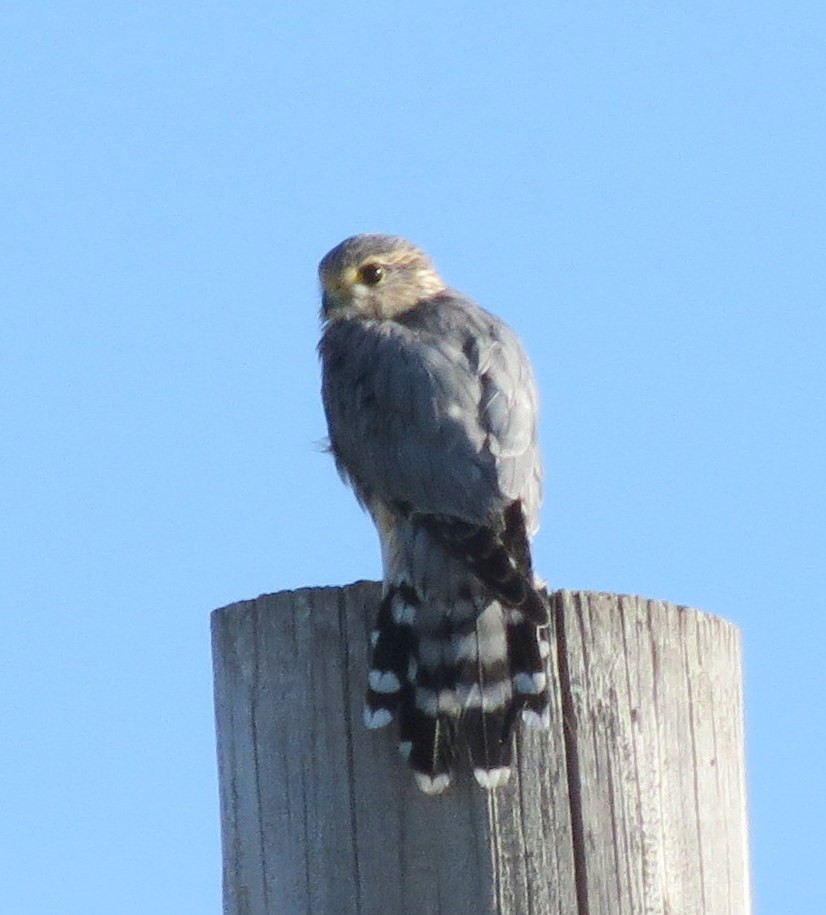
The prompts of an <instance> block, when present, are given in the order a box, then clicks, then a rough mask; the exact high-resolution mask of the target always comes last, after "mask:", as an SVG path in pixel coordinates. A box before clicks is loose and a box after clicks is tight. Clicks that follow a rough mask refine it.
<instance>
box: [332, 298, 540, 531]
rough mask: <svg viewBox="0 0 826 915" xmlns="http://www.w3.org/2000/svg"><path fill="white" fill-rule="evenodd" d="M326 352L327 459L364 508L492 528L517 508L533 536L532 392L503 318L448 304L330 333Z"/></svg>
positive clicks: (440, 301) (536, 477) (459, 302)
mask: <svg viewBox="0 0 826 915" xmlns="http://www.w3.org/2000/svg"><path fill="white" fill-rule="evenodd" d="M319 351H320V355H321V359H322V369H323V384H322V395H323V400H324V407H325V411H326V413H327V420H328V425H329V429H330V442H331V448H332V451H333V454H334V455H335V457H336V461H337V463H338V465H339V468H340V469H341V470H342V472H343V473H344V474H345V475H346V476H347V477H348V478H349V480H350V481H351V482H352V484H353V486H354V488H355V489H356V492H357V493H358V495H359V497H360V498H361V499H362V501H363V502H365V503H367V504H368V505H369V504H370V503H371V502H372V501H373V500H374V499H379V500H381V501H382V502H384V503H385V504H388V505H390V506H394V507H399V508H401V509H402V510H408V511H415V512H420V513H424V514H439V515H450V516H453V517H456V518H459V519H462V520H464V521H467V522H469V523H472V524H487V523H490V522H491V519H493V518H498V517H499V516H501V514H502V512H503V511H504V509H505V507H506V506H507V505H508V504H509V503H510V502H512V501H513V500H514V499H521V500H522V501H523V507H524V511H525V515H526V520H527V522H528V528H529V530H532V529H534V528H535V526H536V514H537V511H538V508H539V501H540V482H539V481H540V475H541V471H540V464H539V455H538V449H537V442H536V408H537V395H536V386H535V383H534V380H533V376H532V372H531V369H530V364H529V363H528V360H527V357H526V356H525V353H524V351H523V349H522V347H521V345H520V343H519V341H518V339H517V337H516V335H515V334H514V333H513V332H512V331H510V329H509V328H508V327H507V326H506V325H505V324H503V323H502V322H501V321H500V320H499V319H497V318H496V317H494V316H493V315H490V314H489V313H487V312H486V311H484V310H483V309H481V308H479V307H478V306H477V305H475V304H474V303H472V302H470V301H469V300H468V299H466V298H464V297H463V296H460V295H459V294H456V293H448V294H442V295H439V296H437V297H434V298H433V299H430V300H426V301H425V302H422V303H420V304H419V305H418V306H417V307H416V308H413V309H411V310H410V311H409V312H406V313H405V314H404V315H402V316H400V317H399V318H397V319H396V320H394V321H373V320H364V319H360V320H340V321H335V322H332V323H330V324H329V325H328V326H327V328H326V330H325V332H324V334H323V336H322V340H321V343H320V345H319Z"/></svg>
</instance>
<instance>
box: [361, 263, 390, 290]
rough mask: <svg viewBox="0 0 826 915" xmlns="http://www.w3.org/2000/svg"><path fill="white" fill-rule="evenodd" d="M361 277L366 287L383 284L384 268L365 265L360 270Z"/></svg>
mask: <svg viewBox="0 0 826 915" xmlns="http://www.w3.org/2000/svg"><path fill="white" fill-rule="evenodd" d="M359 276H360V277H361V281H362V283H364V284H365V286H375V285H376V284H378V283H379V282H381V278H382V277H383V276H384V267H382V266H381V265H380V264H365V265H364V266H363V267H362V268H361V270H359Z"/></svg>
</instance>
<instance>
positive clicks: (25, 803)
mask: <svg viewBox="0 0 826 915" xmlns="http://www.w3.org/2000/svg"><path fill="white" fill-rule="evenodd" d="M2 35H3V37H2V39H0V40H2V43H3V53H2V55H0V105H2V120H0V123H1V124H2V128H1V132H0V166H1V167H0V301H2V322H0V425H1V427H2V436H1V437H0V536H2V549H0V581H2V590H0V613H1V614H2V616H1V617H0V618H2V621H3V635H4V637H3V644H2V647H1V648H0V659H1V660H0V671H2V674H0V677H2V692H1V693H0V696H2V698H0V721H2V725H3V730H4V735H5V736H4V741H3V748H2V750H0V809H2V810H3V816H2V817H0V847H3V849H4V852H3V855H2V861H0V887H2V889H0V909H2V910H3V911H9V912H15V913H21V915H45V913H49V915H51V913H54V912H58V911H59V912H61V913H62V915H73V913H84V915H86V913H89V912H118V913H119V915H131V913H136V915H137V913H140V915H145V913H147V912H153V913H155V912H157V913H170V915H172V913H174V915H187V913H193V915H203V913H207V912H214V913H217V912H219V911H220V883H219V860H220V859H219V832H218V810H217V785H216V773H215V761H214V738H213V720H212V696H211V666H210V655H209V635H208V615H209V611H210V610H211V609H212V608H214V607H218V606H221V605H224V604H227V603H230V602H232V601H235V600H239V599H242V598H247V597H253V596H255V595H257V594H259V593H261V592H266V591H274V590H279V589H282V588H290V587H295V586H300V585H308V584H328V583H330V584H340V583H346V582H349V581H352V580H354V579H357V578H363V577H375V576H377V575H378V572H379V562H378V551H377V548H376V545H375V543H374V536H373V532H372V530H371V528H370V525H369V523H368V521H367V519H366V518H365V517H363V516H362V515H361V513H360V512H359V510H358V508H357V506H356V505H355V502H354V500H353V498H352V496H351V495H350V494H349V493H348V492H347V491H346V490H345V489H344V488H343V487H342V486H341V484H340V482H339V480H338V479H337V477H336V474H335V472H334V470H333V468H332V464H331V461H330V460H329V458H328V457H327V456H325V455H324V454H323V453H321V450H320V448H319V446H318V442H319V441H320V440H321V439H323V437H324V434H325V428H324V421H323V416H322V412H321V408H320V404H319V397H318V367H317V362H316V356H315V351H314V346H315V342H316V339H317V317H316V312H317V304H318V303H317V282H316V276H315V269H316V264H317V261H318V259H319V258H320V257H321V255H322V254H324V253H325V251H327V250H328V249H329V248H330V247H332V246H333V245H334V244H335V243H337V242H338V241H339V240H340V239H342V238H344V237H345V236H347V235H350V234H352V233H354V232H358V231H387V232H393V233H399V234H404V235H407V236H409V237H411V238H412V239H414V240H415V241H417V242H418V243H419V244H421V245H422V246H423V247H425V248H426V249H427V250H429V251H430V253H431V254H432V255H433V257H434V259H435V260H436V262H437V264H438V265H439V267H440V268H441V270H442V272H443V273H444V274H445V275H446V276H447V278H448V280H449V281H450V282H451V283H452V284H454V285H455V286H457V287H459V288H461V289H462V290H464V291H465V292H467V293H468V294H470V295H472V296H474V297H475V298H477V299H478V300H479V301H480V302H481V303H482V304H484V305H485V306H486V307H488V308H490V309H492V310H494V311H496V312H497V313H499V314H501V315H502V316H503V317H504V318H505V319H506V320H508V322H509V323H511V324H512V325H513V326H514V327H515V328H516V329H517V330H518V332H519V333H520V334H521V336H522V337H523V339H524V340H525V342H526V345H527V347H528V349H529V351H530V353H531V355H532V358H533V361H534V363H535V367H536V371H537V375H538V378H539V383H540V386H541V390H542V398H543V414H542V422H543V425H542V439H543V451H544V455H545V461H546V470H547V491H546V504H545V509H544V513H543V527H542V531H541V533H540V535H539V537H538V539H537V543H536V556H537V565H538V567H539V569H540V570H541V572H542V573H543V574H544V575H545V576H546V577H547V578H548V579H549V580H550V582H551V583H552V584H553V585H554V586H555V587H569V588H592V589H602V590H610V591H620V592H634V593H640V594H644V595H646V596H649V597H656V598H664V599H669V600H674V601H677V602H679V603H686V604H691V605H694V606H697V607H700V608H702V609H705V610H708V611H711V612H715V613H718V614H720V615H723V616H725V617H727V618H729V619H731V620H733V621H734V622H736V623H737V624H738V625H739V626H740V627H741V628H742V632H743V638H744V646H745V654H746V705H747V736H748V763H749V790H750V814H751V824H752V842H753V856H752V865H753V874H754V877H753V879H754V888H755V897H756V909H757V911H758V912H766V913H768V912H784V913H798V912H800V913H804V912H813V911H817V910H818V909H819V908H820V907H821V906H822V881H821V880H820V871H821V870H822V861H823V857H824V854H825V853H826V847H824V844H825V843H824V837H823V836H824V834H823V825H822V816H823V810H824V806H826V791H825V790H824V786H823V779H822V769H823V764H822V761H821V760H822V756H823V753H824V750H826V715H824V713H823V708H822V706H823V702H824V689H825V688H826V665H824V663H823V658H822V651H823V648H822V646H823V645H824V643H825V642H826V622H824V612H823V611H824V607H823V596H822V590H823V589H822V579H823V568H824V560H825V559H826V535H825V534H824V523H823V516H824V507H826V498H825V497H826V485H824V467H825V466H826V432H824V429H825V428H826V422H825V421H826V416H825V415H824V414H825V413H826V411H824V392H826V318H825V317H824V307H823V306H824V296H825V294H826V269H824V240H825V239H826V232H824V230H825V229H826V218H825V217H824V213H826V208H825V205H826V199H825V198H826V181H825V180H824V162H826V127H824V125H825V124H826V120H824V117H823V113H824V97H825V90H826V72H825V71H826V63H824V60H825V59H826V58H824V54H823V47H824V38H826V7H824V6H823V4H822V3H821V2H814V0H811V2H803V0H795V2H792V3H780V2H762V0H757V2H755V0H751V2H749V3H746V2H739V0H732V2H730V3H727V4H724V5H721V4H719V3H716V2H711V0H697V2H695V3H691V4H669V3H662V2H658V3H654V2H638V3H630V4H629V3H626V4H619V3H616V2H615V0H614V2H602V0H595V2H591V3H586V4H582V3H569V2H565V3H554V4H547V3H538V2H526V3H523V4H520V5H517V6H515V7H513V8H506V7H505V6H503V5H501V4H488V3H474V4H471V3H469V2H457V3H450V4H445V3H435V2H432V0H425V2H421V3H419V4H416V5H415V6H403V5H401V4H400V5H398V6H397V7H394V6H392V5H388V4H386V3H378V2H375V3H369V2H360V0H351V2H348V3H338V2H327V3H324V4H315V5H310V4H289V5H288V4H283V3H281V4H277V3H272V2H269V3H264V2H260V3H259V2H241V3H235V4H229V3H224V4H222V3H209V2H207V3H175V2H172V3H169V2H165V3H159V2H144V3H141V4H132V3H102V2H97V3H96V2H86V3H76V2H64V3H57V2H26V3H23V2H11V3H7V4H5V5H4V9H3V13H2Z"/></svg>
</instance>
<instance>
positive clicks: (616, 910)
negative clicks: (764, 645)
mask: <svg viewBox="0 0 826 915" xmlns="http://www.w3.org/2000/svg"><path fill="white" fill-rule="evenodd" d="M378 598H379V586H378V585H377V584H375V583H373V582H359V583H357V584H355V585H351V586H349V587H347V588H313V589H306V590H301V591H292V592H283V593H280V594H273V595H265V596H263V597H260V598H258V600H252V601H244V602H241V603H238V604H234V605H232V606H230V607H225V608H224V609H222V610H216V611H215V613H214V614H213V655H214V663H215V704H216V716H217V729H218V760H219V771H220V783H221V819H222V832H223V849H224V911H225V912H226V913H228V915H308V913H314V915H339V913H341V915H345V913H346V915H351V913H352V915H356V913H358V915H492V913H497V915H529V913H530V915H550V913H559V915H642V913H646V915H649V913H662V915H718V913H719V915H724V913H725V915H746V913H748V912H749V911H750V895H749V873H748V847H747V823H746V791H745V774H744V760H743V709H742V691H741V666H740V646H739V637H738V633H737V630H736V629H735V627H734V626H732V625H731V624H730V623H727V622H726V621H724V620H721V619H719V618H716V617H713V616H709V615H706V614H703V613H699V612H697V611H696V610H691V609H687V608H684V607H677V606H675V605H673V604H667V603H661V602H657V601H649V600H645V599H643V598H639V597H627V596H617V595H611V594H598V593H590V592H568V591H561V592H557V593H556V594H555V595H554V606H555V613H554V614H553V625H554V626H555V636H556V640H555V648H556V650H555V651H553V650H552V652H551V657H550V677H551V688H552V697H553V698H552V707H551V716H552V722H553V724H552V727H551V730H550V731H549V732H547V733H536V732H526V731H523V732H522V733H521V734H520V736H519V739H518V743H517V754H516V755H517V760H516V764H515V765H516V770H515V772H514V775H513V777H512V779H511V782H510V783H509V784H508V785H507V786H506V787H504V788H502V789H499V790H498V791H495V792H493V793H487V792H485V791H483V790H481V789H480V788H479V787H478V786H477V785H476V784H475V783H474V782H473V779H472V778H469V779H466V780H464V781H458V782H457V783H456V784H455V785H453V786H452V787H451V788H450V789H449V790H448V791H447V792H445V794H443V795H441V796H439V797H428V796H425V795H423V794H421V793H420V792H419V791H418V789H417V788H416V787H415V785H414V783H413V779H412V778H411V776H410V773H409V772H408V770H407V767H406V766H405V765H404V763H403V762H402V760H401V759H400V758H399V756H398V754H397V752H396V749H395V746H396V741H395V735H394V734H393V732H392V727H391V728H390V729H385V730H381V731H368V730H366V729H365V728H364V727H363V725H362V711H361V708H362V695H363V690H364V680H365V676H366V673H365V669H366V661H367V634H368V632H369V630H370V628H371V626H372V622H373V614H374V612H375V607H376V605H377V602H378ZM552 644H554V643H553V642H552Z"/></svg>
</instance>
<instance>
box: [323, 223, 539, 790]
mask: <svg viewBox="0 0 826 915" xmlns="http://www.w3.org/2000/svg"><path fill="white" fill-rule="evenodd" d="M320 275H321V280H322V287H323V309H322V319H323V321H324V330H323V335H322V338H321V342H320V344H319V353H320V357H321V362H322V378H323V382H322V396H323V401H324V408H325V412H326V415H327V421H328V426H329V433H330V447H331V451H332V453H333V455H334V457H335V460H336V464H337V466H338V468H339V470H340V471H341V473H342V474H343V476H344V477H345V478H346V479H347V480H348V481H349V482H350V483H351V485H352V486H353V489H354V490H355V492H356V494H357V496H358V498H359V500H360V501H361V502H362V504H363V505H364V506H365V507H366V508H367V509H368V511H369V512H370V513H371V515H372V517H373V520H374V521H375V523H376V526H377V529H378V532H379V537H380V540H381V544H382V557H383V564H384V578H385V599H384V601H383V606H382V608H381V609H380V612H379V621H378V624H377V629H376V633H375V636H374V642H375V647H374V659H373V671H372V673H371V680H370V688H369V689H368V699H367V711H366V720H367V722H368V724H369V725H371V726H379V725H382V724H385V723H387V721H389V720H390V718H391V717H392V716H393V715H397V716H398V717H399V719H400V731H401V748H402V751H403V752H404V753H405V755H407V756H409V758H410V762H411V765H412V767H413V769H414V771H415V772H416V774H417V779H418V781H419V785H420V787H422V788H423V789H424V790H427V791H430V792H432V793H437V792H438V791H441V790H442V789H443V788H444V787H445V786H446V784H447V783H448V781H449V779H450V776H451V771H452V769H453V767H454V764H455V762H456V759H457V756H459V755H460V753H461V748H462V746H463V745H466V746H467V748H468V753H469V755H470V759H471V764H472V765H473V767H474V771H475V773H476V776H477V779H478V780H479V781H480V782H481V783H482V784H483V785H485V786H486V787H495V786H496V785H498V784H500V783H501V782H503V781H504V780H505V779H506V778H507V773H508V762H509V757H510V730H511V726H512V722H513V718H514V715H515V713H516V712H517V711H519V710H522V711H523V717H526V718H528V720H530V721H532V723H540V724H543V723H545V721H546V718H547V697H546V693H545V679H544V666H543V664H542V662H541V657H542V656H543V654H545V653H547V652H546V643H545V642H544V634H543V633H542V632H541V631H540V630H539V629H538V628H537V626H538V625H541V624H543V623H544V622H545V613H546V609H545V608H546V603H545V599H544V592H543V590H542V587H541V583H539V582H538V581H535V579H534V576H533V571H532V568H531V559H530V550H529V546H528V540H529V538H530V537H531V536H532V535H533V534H534V533H535V531H536V529H537V526H538V512H539V505H540V500H541V475H542V474H541V463H540V457H539V451H538V446H537V430H536V418H537V393H536V385H535V382H534V379H533V373H532V371H531V367H530V364H529V362H528V359H527V357H526V355H525V353H524V350H523V349H522V346H521V344H520V343H519V340H518V339H517V337H516V335H515V334H514V333H513V332H512V331H511V330H510V329H509V328H508V327H507V325H505V324H504V323H503V322H502V321H501V320H500V319H498V318H497V317H495V316H494V315H492V314H490V313H489V312H487V311H485V310H484V309H482V308H480V307H479V306H478V305H476V304H475V303H474V302H472V301H471V300H470V299H468V298H467V297H466V296H464V295H462V294H461V293H459V292H457V291H455V290H452V289H449V288H447V287H446V286H445V284H444V282H443V281H442V280H441V278H440V277H439V275H438V273H437V272H436V271H435V269H434V268H433V265H432V264H431V262H430V261H429V259H428V258H427V256H426V255H425V254H424V253H423V252H422V251H421V250H420V249H418V248H416V247H415V246H413V245H411V244H410V243H409V242H407V241H405V240H404V239H400V238H397V237H395V236H382V235H367V236H356V237H355V238H352V239H347V240H346V241H344V242H342V244H341V245H339V246H338V247H337V248H335V249H333V251H331V252H330V253H329V254H328V255H327V256H326V257H325V258H324V260H322V262H321V265H320ZM526 677H527V679H526ZM531 678H534V679H531Z"/></svg>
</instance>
